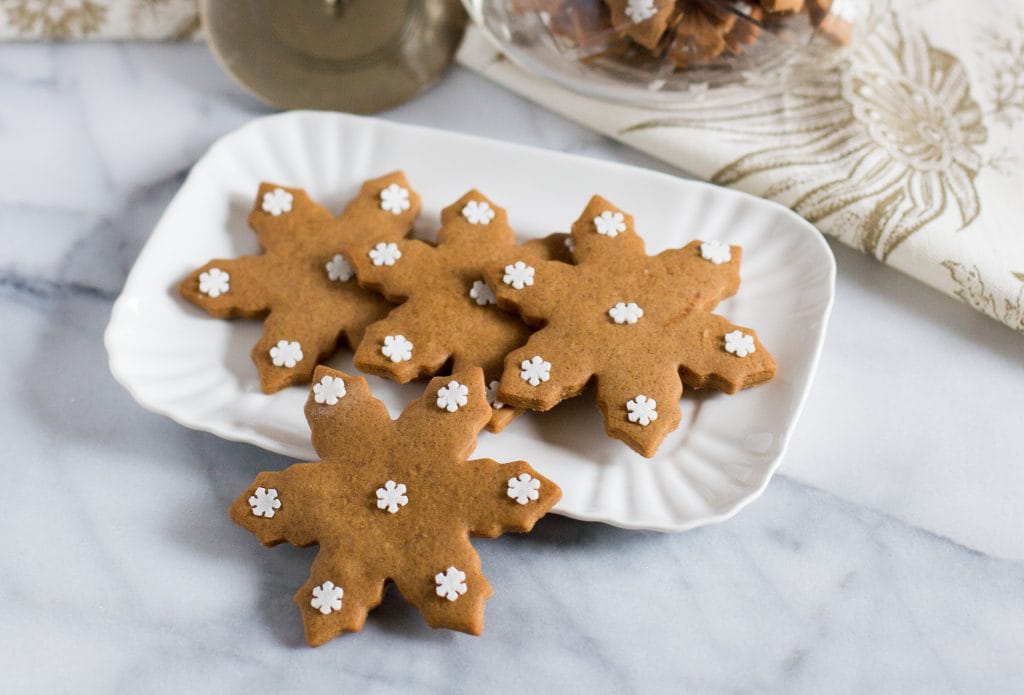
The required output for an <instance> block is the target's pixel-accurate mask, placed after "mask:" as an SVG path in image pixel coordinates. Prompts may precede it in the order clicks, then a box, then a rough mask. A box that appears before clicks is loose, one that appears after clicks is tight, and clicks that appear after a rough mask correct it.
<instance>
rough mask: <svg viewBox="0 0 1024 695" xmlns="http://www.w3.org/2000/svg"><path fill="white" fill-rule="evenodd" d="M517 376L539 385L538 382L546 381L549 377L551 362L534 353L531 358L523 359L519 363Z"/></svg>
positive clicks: (533, 384) (531, 383) (532, 384)
mask: <svg viewBox="0 0 1024 695" xmlns="http://www.w3.org/2000/svg"><path fill="white" fill-rule="evenodd" d="M519 368H520V369H521V370H522V371H521V372H519V378H520V379H522V380H523V381H525V382H527V383H529V384H530V386H540V382H542V381H548V380H549V379H550V378H551V363H550V362H548V361H546V360H545V359H544V358H543V357H541V356H540V355H534V356H533V358H532V359H529V360H523V361H522V363H520V365H519Z"/></svg>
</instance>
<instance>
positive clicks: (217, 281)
mask: <svg viewBox="0 0 1024 695" xmlns="http://www.w3.org/2000/svg"><path fill="white" fill-rule="evenodd" d="M230 281H231V275H229V274H228V273H225V272H224V271H223V270H221V269H220V268H210V269H209V270H207V271H204V272H202V273H199V291H200V292H202V293H203V294H205V295H206V296H207V297H209V298H210V299H216V298H217V297H219V296H221V295H222V294H227V292H228V290H229V289H231V285H230Z"/></svg>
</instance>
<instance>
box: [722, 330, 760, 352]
mask: <svg viewBox="0 0 1024 695" xmlns="http://www.w3.org/2000/svg"><path fill="white" fill-rule="evenodd" d="M725 351H726V352H729V353H732V354H733V355H736V356H737V357H746V356H747V355H750V354H752V353H753V352H755V351H756V348H755V347H754V336H752V335H747V334H746V333H743V332H742V331H731V332H729V333H726V334H725Z"/></svg>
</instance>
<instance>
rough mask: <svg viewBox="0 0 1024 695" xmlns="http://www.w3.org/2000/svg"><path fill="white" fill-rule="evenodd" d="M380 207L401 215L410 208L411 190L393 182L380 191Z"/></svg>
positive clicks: (385, 210)
mask: <svg viewBox="0 0 1024 695" xmlns="http://www.w3.org/2000/svg"><path fill="white" fill-rule="evenodd" d="M380 209H381V210H383V211H384V212H390V213H391V214H392V215H401V214H402V213H403V212H404V211H406V210H408V209H409V191H408V190H406V189H405V188H402V187H401V186H399V185H398V184H397V183H393V184H391V185H390V186H388V187H387V188H385V189H384V190H382V191H381V192H380Z"/></svg>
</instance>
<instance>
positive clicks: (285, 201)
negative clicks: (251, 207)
mask: <svg viewBox="0 0 1024 695" xmlns="http://www.w3.org/2000/svg"><path fill="white" fill-rule="evenodd" d="M260 207H262V208H263V212H269V213H270V214H271V215H273V216H274V217H277V216H278V215H280V214H282V213H285V212H291V210H292V194H291V193H289V192H288V191H286V190H284V189H283V188H275V189H274V190H272V191H267V192H266V193H264V194H263V204H262V205H261V206H260Z"/></svg>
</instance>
